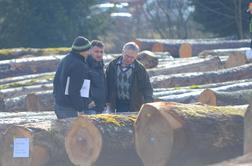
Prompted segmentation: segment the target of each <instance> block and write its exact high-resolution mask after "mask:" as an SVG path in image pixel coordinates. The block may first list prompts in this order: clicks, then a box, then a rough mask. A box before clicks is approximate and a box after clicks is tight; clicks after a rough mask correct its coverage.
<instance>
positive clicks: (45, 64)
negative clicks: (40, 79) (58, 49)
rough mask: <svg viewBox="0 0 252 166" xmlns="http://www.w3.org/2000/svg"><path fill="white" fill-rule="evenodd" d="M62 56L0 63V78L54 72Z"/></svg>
mask: <svg viewBox="0 0 252 166" xmlns="http://www.w3.org/2000/svg"><path fill="white" fill-rule="evenodd" d="M63 57H64V56H46V57H35V58H26V59H15V60H6V61H0V78H6V77H14V76H20V75H28V74H37V73H45V72H52V71H55V69H56V67H57V65H58V63H59V62H60V60H61V59H62V58H63Z"/></svg>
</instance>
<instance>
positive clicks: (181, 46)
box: [135, 39, 250, 57]
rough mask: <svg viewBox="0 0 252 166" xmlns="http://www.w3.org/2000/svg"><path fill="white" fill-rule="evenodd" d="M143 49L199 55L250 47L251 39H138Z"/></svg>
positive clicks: (173, 53)
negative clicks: (211, 51)
mask: <svg viewBox="0 0 252 166" xmlns="http://www.w3.org/2000/svg"><path fill="white" fill-rule="evenodd" d="M135 42H136V43H137V44H138V46H139V47H140V48H141V49H142V50H149V51H153V52H162V51H169V52H170V53H171V55H172V56H174V57H191V56H197V55H198V54H199V53H200V52H202V51H204V50H212V49H225V48H226V49H227V48H241V47H249V43H250V40H200V39H194V40H193V39H191V40H153V39H136V40H135Z"/></svg>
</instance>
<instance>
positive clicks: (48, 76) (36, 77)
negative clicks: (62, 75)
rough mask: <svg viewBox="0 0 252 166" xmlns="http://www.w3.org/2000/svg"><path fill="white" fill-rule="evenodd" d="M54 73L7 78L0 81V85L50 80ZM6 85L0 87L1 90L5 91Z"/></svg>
mask: <svg viewBox="0 0 252 166" xmlns="http://www.w3.org/2000/svg"><path fill="white" fill-rule="evenodd" d="M54 74H55V73H54V72H49V73H42V74H31V75H25V76H19V77H9V78H4V79H0V85H1V86H4V85H5V84H10V83H13V82H16V83H19V82H22V81H23V82H25V80H26V81H27V80H31V81H33V82H34V81H35V80H43V79H51V78H53V76H54ZM6 86H7V85H5V86H4V87H1V89H5V88H6Z"/></svg>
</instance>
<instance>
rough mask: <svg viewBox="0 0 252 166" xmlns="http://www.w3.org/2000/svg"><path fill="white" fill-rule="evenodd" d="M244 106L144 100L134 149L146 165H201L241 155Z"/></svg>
mask: <svg viewBox="0 0 252 166" xmlns="http://www.w3.org/2000/svg"><path fill="white" fill-rule="evenodd" d="M246 107H247V106H239V107H212V106H204V105H192V104H179V103H164V102H157V103H150V104H144V105H143V106H142V108H141V110H140V113H139V115H138V118H137V121H136V122H135V141H136V143H135V144H136V151H137V153H138V155H139V157H140V158H141V159H142V161H143V163H144V165H145V166H168V165H169V166H202V165H206V164H209V163H214V162H219V161H222V160H225V159H228V158H232V157H235V156H238V155H241V154H242V146H243V145H242V144H243V116H244V113H245V110H246Z"/></svg>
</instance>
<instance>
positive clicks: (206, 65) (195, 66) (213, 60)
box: [148, 57, 223, 76]
mask: <svg viewBox="0 0 252 166" xmlns="http://www.w3.org/2000/svg"><path fill="white" fill-rule="evenodd" d="M222 68H223V67H222V64H221V61H220V59H219V58H218V57H210V58H206V59H199V60H197V61H191V62H189V63H184V64H180V63H177V64H176V65H173V66H170V65H167V67H165V68H159V69H152V70H148V73H149V75H150V76H157V75H169V74H177V73H190V72H205V71H215V70H219V69H222Z"/></svg>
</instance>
